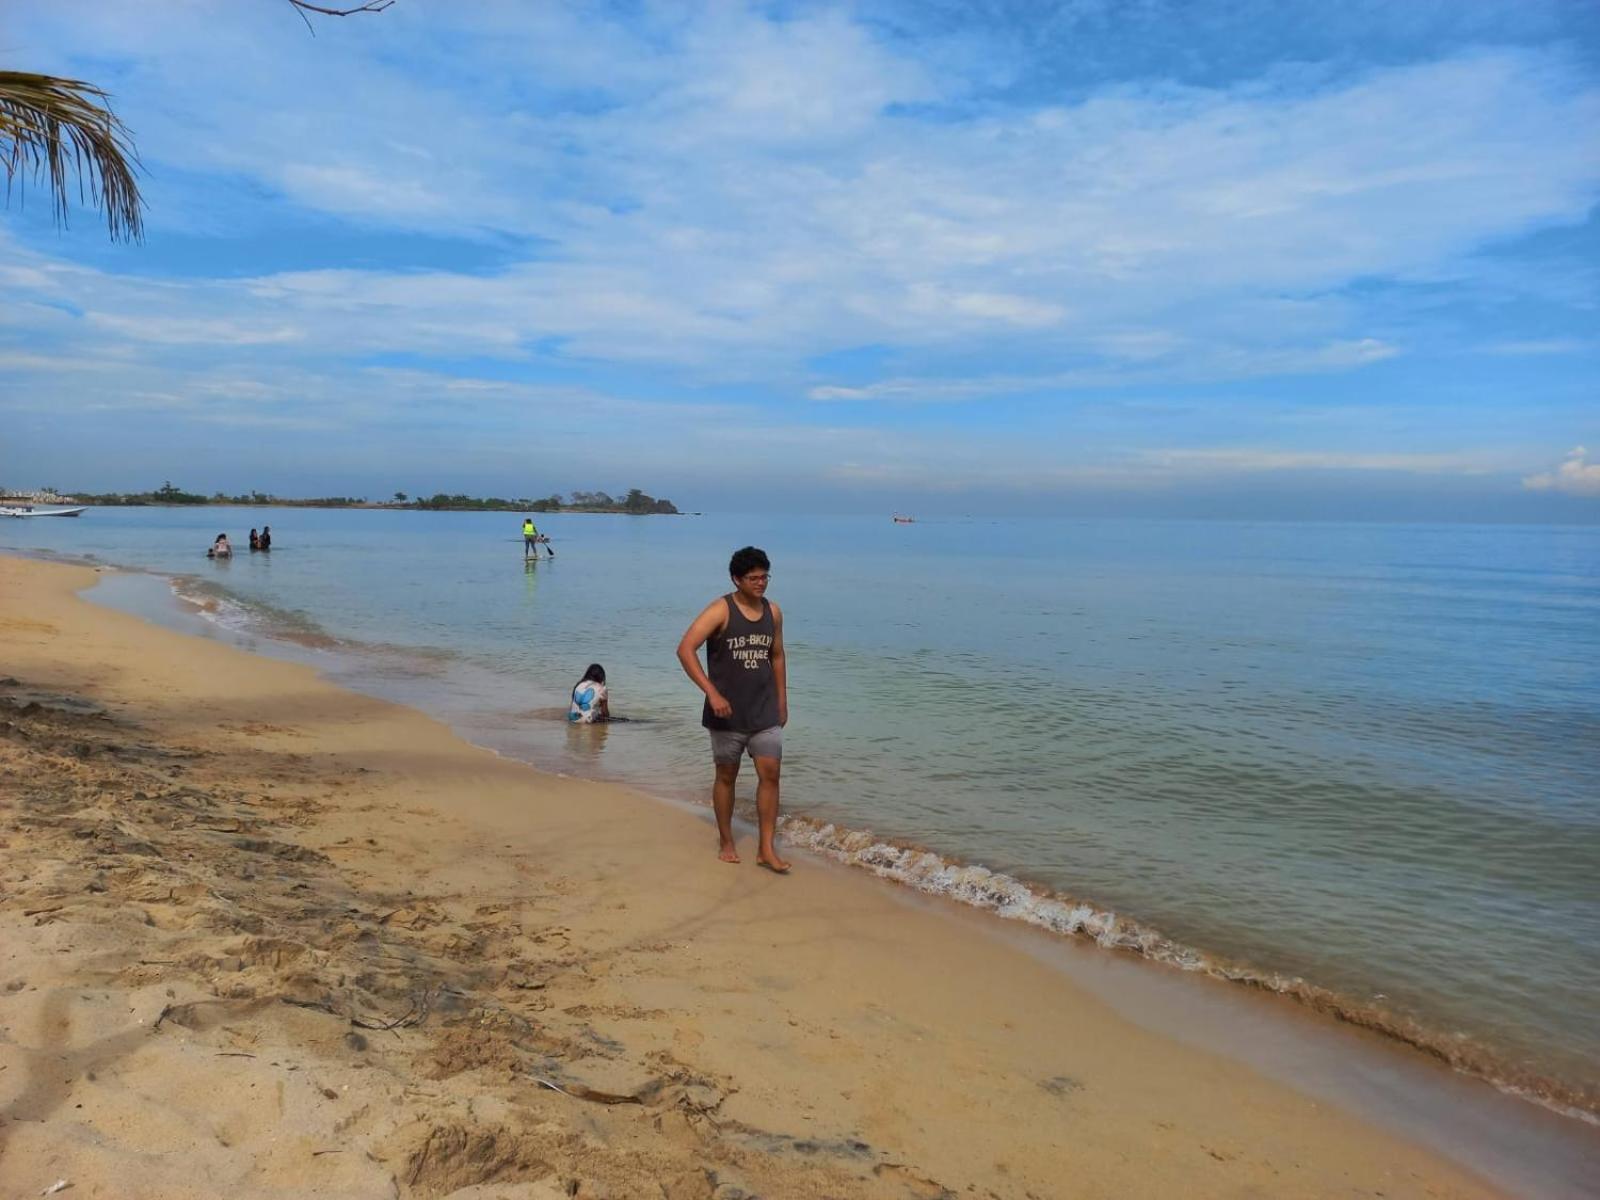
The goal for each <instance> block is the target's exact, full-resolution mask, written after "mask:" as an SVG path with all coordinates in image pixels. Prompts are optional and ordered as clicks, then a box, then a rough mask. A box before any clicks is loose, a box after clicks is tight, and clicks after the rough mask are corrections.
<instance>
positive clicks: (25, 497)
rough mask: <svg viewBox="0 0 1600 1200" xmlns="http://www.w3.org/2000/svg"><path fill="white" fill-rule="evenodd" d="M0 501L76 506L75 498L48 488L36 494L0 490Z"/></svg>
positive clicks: (76, 499) (76, 500)
mask: <svg viewBox="0 0 1600 1200" xmlns="http://www.w3.org/2000/svg"><path fill="white" fill-rule="evenodd" d="M0 500H22V501H26V502H27V503H29V504H76V503H78V498H77V497H76V496H63V495H60V494H59V493H56V492H52V491H50V490H49V489H48V488H46V489H44V490H43V491H38V492H12V491H7V490H4V489H0Z"/></svg>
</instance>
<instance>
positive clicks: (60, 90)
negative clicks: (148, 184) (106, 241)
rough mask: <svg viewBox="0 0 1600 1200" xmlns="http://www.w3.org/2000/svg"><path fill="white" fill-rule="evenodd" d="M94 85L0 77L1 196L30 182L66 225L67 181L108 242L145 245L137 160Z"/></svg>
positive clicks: (25, 75) (11, 74)
mask: <svg viewBox="0 0 1600 1200" xmlns="http://www.w3.org/2000/svg"><path fill="white" fill-rule="evenodd" d="M109 100H110V97H109V96H107V94H106V93H105V92H104V91H103V90H101V89H100V88H97V87H95V86H94V85H93V84H90V83H84V82H82V81H81V80H77V79H62V78H59V77H58V76H54V75H35V74H31V73H29V72H25V71H0V163H3V164H4V166H5V171H6V196H7V199H8V200H9V198H10V194H11V187H12V185H13V184H14V183H15V184H18V185H19V191H20V188H21V187H22V186H26V184H27V181H28V180H29V179H30V178H31V179H36V180H42V181H43V182H44V183H45V185H46V186H47V187H48V188H49V189H50V199H51V215H52V216H53V217H54V218H55V220H56V223H57V224H58V225H61V226H63V227H64V226H65V225H66V224H67V213H68V208H69V204H70V200H71V190H70V188H69V186H68V180H69V176H71V175H76V176H77V180H78V200H79V202H80V203H93V204H94V206H95V207H96V208H99V209H101V210H102V211H103V212H104V213H105V216H106V225H107V227H108V228H109V230H110V233H111V237H112V239H113V240H124V239H125V240H127V241H133V242H137V241H142V240H143V239H144V201H143V200H142V199H141V198H140V195H139V179H138V173H139V170H140V163H139V156H138V154H137V152H136V151H135V150H134V147H133V139H132V136H131V135H130V134H129V132H128V128H127V126H125V125H124V124H123V123H122V122H121V121H120V120H119V119H118V118H117V116H116V114H115V113H113V112H112V111H111V107H110V104H109Z"/></svg>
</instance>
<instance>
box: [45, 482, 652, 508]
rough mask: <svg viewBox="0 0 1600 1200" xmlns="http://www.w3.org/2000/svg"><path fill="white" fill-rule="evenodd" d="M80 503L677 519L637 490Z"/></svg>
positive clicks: (85, 498)
mask: <svg viewBox="0 0 1600 1200" xmlns="http://www.w3.org/2000/svg"><path fill="white" fill-rule="evenodd" d="M74 495H75V496H76V497H77V498H78V500H79V502H81V503H84V504H105V505H142V504H196V505H198V504H231V505H279V506H282V507H287V508H414V509H427V510H432V511H445V512H523V513H526V512H538V513H549V512H610V513H629V514H632V515H635V516H644V515H647V514H650V513H667V514H675V513H677V511H678V507H677V505H675V504H673V503H672V501H671V500H657V499H656V498H655V497H654V496H650V495H647V494H646V493H645V492H643V491H641V490H640V489H639V488H629V489H628V492H627V494H626V495H625V496H620V497H617V496H612V495H611V494H610V493H608V492H573V493H572V494H571V496H570V497H568V498H566V499H563V498H562V496H561V495H560V493H552V494H551V495H549V496H543V497H540V498H538V499H530V498H529V497H527V496H520V497H517V498H516V499H507V498H506V497H503V496H468V495H466V494H464V493H462V492H455V493H447V492H435V493H434V494H433V495H432V496H417V497H414V498H413V497H412V496H409V495H407V494H406V493H405V492H395V493H394V496H393V498H392V499H390V500H369V499H367V497H365V496H316V497H309V498H298V499H292V498H289V497H284V496H274V495H272V494H271V493H269V492H259V491H250V492H240V493H239V494H237V495H229V494H228V493H227V492H214V493H212V494H211V495H209V496H207V495H203V494H202V493H200V492H186V491H184V490H183V489H182V488H180V487H177V486H175V485H174V484H173V482H172V481H171V480H170V479H169V480H167V481H166V482H165V483H163V484H162V485H161V486H160V487H158V488H156V489H154V490H153V491H148V492H106V493H101V494H98V495H97V494H94V493H91V492H75V493H74Z"/></svg>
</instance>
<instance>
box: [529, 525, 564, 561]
mask: <svg viewBox="0 0 1600 1200" xmlns="http://www.w3.org/2000/svg"><path fill="white" fill-rule="evenodd" d="M540 542H543V543H544V548H545V550H547V551H549V554H550V557H551V558H554V557H555V556H556V552H555V551H554V550H551V549H550V539H549V538H548V537H545V536H544V535H543V534H541V533H540V532H539V527H538V526H537V525H535V524H534V523H533V518H532V517H523V518H522V557H523V558H538V557H539V543H540Z"/></svg>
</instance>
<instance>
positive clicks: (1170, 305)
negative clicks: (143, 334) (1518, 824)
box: [29, 3, 1600, 388]
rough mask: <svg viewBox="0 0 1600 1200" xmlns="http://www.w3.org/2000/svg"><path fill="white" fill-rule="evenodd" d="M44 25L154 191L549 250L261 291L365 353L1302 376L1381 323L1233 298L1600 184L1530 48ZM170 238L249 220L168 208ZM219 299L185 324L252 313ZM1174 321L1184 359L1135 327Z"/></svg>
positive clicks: (750, 31)
mask: <svg viewBox="0 0 1600 1200" xmlns="http://www.w3.org/2000/svg"><path fill="white" fill-rule="evenodd" d="M34 7H35V9H36V10H37V11H36V12H35V11H32V10H30V17H31V20H30V22H29V27H30V28H34V29H37V30H39V31H41V32H40V33H39V34H37V35H36V36H38V37H41V38H44V39H45V40H46V42H47V43H48V42H49V41H51V40H54V41H56V42H58V43H59V44H61V45H63V46H71V47H73V48H74V51H75V52H77V53H81V54H83V55H85V56H89V57H94V56H100V57H101V58H104V57H106V56H114V57H115V58H116V60H117V61H119V62H122V63H126V64H128V66H127V67H126V78H124V79H123V80H121V81H120V83H119V84H118V93H119V98H120V102H121V104H122V105H123V110H124V115H125V117H127V119H129V120H130V122H132V123H133V124H134V127H135V128H136V129H137V130H138V132H139V138H140V145H141V149H142V151H143V152H144V154H145V157H146V158H147V160H148V161H150V162H151V164H152V168H153V171H154V176H155V179H157V180H159V179H161V178H163V177H164V175H165V173H166V172H167V171H169V170H170V168H173V167H177V168H181V169H182V170H183V171H186V172H199V173H205V174H224V175H227V176H230V177H235V178H242V179H245V180H249V181H252V182H253V183H255V184H257V185H259V186H261V187H264V188H266V189H268V190H269V191H276V192H278V193H281V195H282V196H284V197H286V198H287V199H288V200H290V201H291V202H293V203H295V204H298V205H302V206H305V207H307V208H310V209H313V210H315V211H317V212H321V213H330V214H335V215H337V216H340V217H344V218H347V219H350V220H354V221H356V222H358V223H363V224H368V225H371V226H374V227H378V228H381V229H389V230H412V231H419V232H428V233H432V234H438V235H444V236H460V235H461V234H462V233H463V232H467V233H473V232H477V231H484V230H493V231H499V232H503V233H506V234H509V235H511V236H512V237H514V238H519V239H538V240H539V245H540V247H541V249H540V253H539V257H538V260H537V261H528V262H524V263H521V264H519V265H516V266H514V267H512V268H510V269H509V270H507V271H505V272H504V273H502V274H501V275H499V276H496V277H495V278H493V279H483V278H478V277H466V276H459V277H458V276H451V275H448V274H445V273H440V272H434V273H430V274H427V275H423V276H400V277H397V276H391V275H386V274H385V273H383V272H381V271H372V272H334V273H329V277H327V278H324V279H320V280H319V279H317V278H314V276H315V275H316V274H317V273H305V274H303V275H301V276H300V277H298V278H296V279H294V280H289V279H286V278H280V279H278V280H276V281H274V282H273V284H272V285H271V286H272V287H273V288H274V289H276V290H277V295H278V296H279V298H280V299H281V300H282V301H283V302H284V303H285V304H289V305H293V306H297V307H300V308H303V309H307V310H312V311H315V312H317V313H318V315H319V319H328V320H336V321H338V322H340V324H341V326H343V327H345V328H348V329H350V331H351V332H352V334H353V336H354V338H355V339H356V340H355V341H353V342H352V350H353V352H358V353H359V352H361V350H362V349H365V348H368V347H369V346H370V345H371V344H377V345H380V346H382V345H386V344H387V343H388V342H389V341H391V340H394V341H399V340H402V339H403V338H404V337H405V336H406V335H407V334H408V333H412V332H414V333H415V334H416V338H417V341H418V342H419V343H420V344H421V345H423V346H426V345H430V344H433V343H435V342H441V341H449V340H452V339H458V338H462V339H466V343H467V344H468V345H470V346H477V347H489V348H490V349H491V352H498V353H505V354H511V355H515V354H517V353H520V352H521V348H522V347H523V345H524V344H525V343H526V342H528V341H532V340H541V339H559V340H561V341H562V343H563V344H564V345H565V347H566V348H567V351H568V352H569V353H570V354H571V355H573V356H574V357H579V358H593V359H609V360H620V361H641V362H657V363H666V364H673V365H679V366H694V365H699V366H700V368H701V369H702V370H704V369H707V368H706V366H705V364H714V366H713V367H711V368H709V369H710V370H712V371H715V372H720V373H722V374H723V375H725V376H727V377H742V378H752V377H761V378H773V377H775V376H781V375H783V374H784V373H785V372H791V371H794V370H795V369H797V366H798V364H800V363H803V362H804V361H805V360H806V359H807V358H809V357H812V356H816V355H821V354H826V353H828V352H830V351H833V350H836V349H839V348H845V347H849V346H854V345H861V344H866V343H874V344H883V345H889V346H895V347H902V348H905V349H906V350H907V351H908V352H909V353H910V354H911V355H912V356H913V358H922V359H927V360H929V361H930V364H931V365H932V366H933V368H934V369H942V361H943V359H944V358H945V357H947V356H957V355H961V354H970V352H972V351H973V350H980V351H981V350H985V349H988V348H990V347H995V348H996V351H997V357H1003V358H1004V359H1006V360H1007V361H1011V362H1021V361H1022V360H1024V359H1034V360H1041V361H1037V362H1035V363H1034V367H1044V368H1049V367H1053V368H1055V369H1057V370H1064V369H1066V367H1067V363H1066V362H1065V361H1063V359H1064V356H1071V357H1072V358H1074V359H1081V358H1082V357H1084V356H1088V357H1089V358H1090V360H1091V363H1092V365H1094V366H1097V367H1102V368H1105V369H1107V370H1113V371H1114V370H1117V369H1119V368H1120V367H1121V366H1122V365H1125V364H1130V363H1131V364H1138V363H1140V362H1144V361H1148V360H1149V359H1151V358H1161V359H1163V360H1166V359H1169V358H1170V359H1184V358H1185V357H1187V360H1188V364H1187V365H1188V366H1189V367H1190V374H1191V375H1193V376H1197V377H1198V376H1202V375H1204V374H1205V372H1206V371H1207V370H1213V371H1214V372H1215V376H1214V377H1217V378H1231V377H1236V376H1234V375H1232V374H1231V373H1230V371H1229V368H1228V353H1227V350H1228V348H1229V347H1232V348H1233V349H1234V350H1236V351H1237V352H1238V353H1239V354H1240V355H1244V356H1247V357H1249V358H1250V359H1251V360H1252V361H1253V362H1255V363H1258V364H1263V365H1264V364H1266V363H1267V362H1269V361H1270V356H1271V354H1272V353H1273V352H1281V353H1283V354H1284V355H1285V356H1286V359H1287V360H1288V361H1290V362H1291V363H1293V362H1296V361H1298V360H1299V359H1301V358H1302V357H1303V356H1304V355H1305V354H1306V353H1307V349H1306V347H1307V346H1309V345H1311V344H1313V342H1315V341H1321V342H1340V343H1343V344H1345V345H1346V346H1350V347H1355V346H1359V345H1360V344H1361V343H1362V337H1363V334H1364V333H1365V332H1366V331H1365V330H1361V329H1359V328H1352V327H1350V326H1349V325H1341V324H1339V323H1338V322H1337V320H1336V318H1335V317H1334V315H1333V314H1334V309H1335V307H1336V306H1335V305H1333V304H1330V303H1325V302H1324V303H1320V304H1319V305H1316V306H1315V307H1319V308H1320V309H1321V311H1322V312H1323V313H1324V314H1325V316H1326V318H1327V320H1328V322H1329V324H1328V326H1327V327H1325V328H1322V329H1320V330H1318V331H1317V332H1316V336H1315V337H1314V338H1312V337H1308V336H1307V335H1306V333H1305V332H1304V331H1301V332H1300V333H1299V334H1298V335H1291V334H1289V333H1288V331H1286V330H1284V329H1283V328H1282V327H1281V326H1275V325H1272V324H1268V323H1262V324H1259V325H1258V326H1257V327H1255V328H1254V329H1251V330H1247V331H1241V330H1240V329H1237V328H1234V329H1225V328H1224V326H1225V325H1226V319H1225V317H1224V316H1223V315H1222V314H1224V313H1227V312H1237V311H1240V310H1244V309H1249V308H1251V307H1252V306H1256V305H1260V304H1264V303H1265V301H1266V299H1267V298H1273V299H1277V300H1279V301H1280V302H1281V301H1282V299H1283V298H1284V297H1285V296H1318V297H1322V296H1326V295H1328V294H1329V293H1331V292H1334V291H1337V290H1338V289H1341V288H1343V287H1346V286H1347V285H1350V284H1352V283H1354V282H1357V281H1366V280H1371V279H1401V278H1434V277H1437V276H1438V275H1439V274H1440V273H1441V272H1452V271H1459V269H1460V264H1461V262H1462V261H1463V259H1464V258H1465V257H1466V256H1470V255H1472V254H1473V253H1474V252H1476V251H1477V250H1478V249H1480V248H1481V247H1483V246H1484V245H1485V244H1487V243H1490V242H1492V241H1494V240H1496V239H1501V238H1505V237H1508V236H1514V235H1516V234H1518V233H1521V232H1524V231H1526V230H1529V229H1533V228H1538V227H1540V226H1543V225H1547V224H1552V223H1562V222H1578V221H1581V220H1583V219H1584V218H1585V216H1586V214H1587V212H1588V211H1589V209H1590V207H1591V205H1592V204H1593V202H1594V199H1595V196H1596V194H1597V191H1600V159H1597V158H1596V156H1595V155H1594V154H1593V153H1592V152H1591V151H1590V148H1589V147H1587V146H1586V145H1585V144H1584V141H1583V139H1582V138H1576V137H1572V136H1570V131H1571V130H1574V129H1582V128H1586V127H1588V128H1593V127H1596V126H1600V95H1597V93H1596V92H1595V91H1594V90H1593V89H1592V88H1585V87H1584V86H1583V85H1582V84H1581V82H1580V81H1579V80H1577V79H1576V78H1575V77H1574V76H1572V75H1571V74H1570V73H1569V72H1568V71H1567V70H1565V69H1564V68H1563V66H1562V65H1561V63H1560V62H1558V61H1556V60H1554V59H1552V58H1550V57H1547V56H1543V55H1540V54H1538V53H1534V52H1521V51H1485V52H1479V53H1473V54H1465V55H1460V56H1457V57H1455V58H1452V59H1449V60H1445V61H1438V62H1424V63H1418V64H1415V65H1409V66H1402V67H1392V68H1387V69H1374V70H1371V71H1369V72H1367V73H1366V74H1364V75H1360V76H1354V77H1352V76H1350V75H1348V74H1347V75H1344V76H1342V77H1339V76H1329V77H1326V78H1324V79H1321V80H1318V81H1316V82H1302V84H1301V86H1300V87H1299V88H1298V89H1296V88H1294V87H1291V86H1289V85H1287V84H1285V83H1283V82H1282V80H1281V79H1280V80H1277V81H1276V82H1261V81H1252V82H1247V83H1243V84H1239V85H1236V86H1232V87H1213V88H1198V87H1178V86H1172V85H1160V84H1140V85H1128V86H1123V87H1107V88H1102V89H1100V90H1098V91H1095V92H1091V93H1088V94H1086V95H1085V96H1083V97H1082V98H1081V99H1076V100H1074V101H1073V102H1071V103H1063V102H1056V103H1034V104H1031V105H1012V106H1009V107H1007V106H999V105H995V106H990V107H986V108H983V109H981V110H973V109H967V108H963V107H962V104H961V102H962V101H963V100H964V95H963V91H964V89H965V88H967V87H968V86H969V81H968V80H966V79H964V78H961V77H959V76H952V75H950V74H949V73H948V72H935V71H932V70H931V69H929V68H927V67H925V66H924V65H923V64H922V62H920V61H919V60H918V58H917V57H916V55H915V53H913V51H912V49H911V47H910V46H909V45H907V44H905V43H901V42H897V41H896V40H893V39H889V38H883V37H879V36H875V35H874V33H873V31H872V28H871V27H869V26H868V25H867V24H866V23H862V22H856V21H852V20H850V19H848V18H847V16H846V15H844V13H843V12H841V11H831V12H824V13H821V14H813V15H804V14H802V15H800V16H794V15H790V16H789V17H787V18H785V19H782V20H777V19H768V18H767V17H766V16H765V15H763V14H762V13H761V12H759V11H752V10H750V9H747V8H745V7H742V6H740V5H717V6H707V7H705V8H701V9H695V8H691V9H688V10H665V9H663V10H655V9H651V8H649V7H648V6H647V7H646V8H644V9H642V10H640V11H638V12H635V13H634V14H633V16H632V17H631V18H630V20H631V21H632V24H631V25H623V24H618V23H615V22H613V21H611V20H609V19H607V18H604V17H601V16H598V15H594V14H592V13H589V12H587V11H586V10H584V9H582V8H575V9H571V10H568V9H562V8H559V7H555V6H532V7H527V6H514V5H513V6H486V7H482V8H480V6H452V7H445V6H421V5H418V6H412V8H413V10H414V11H407V12H401V11H400V9H401V8H404V7H405V6H400V7H398V8H397V9H395V10H393V11H390V12H386V13H385V14H384V16H383V18H382V19H381V20H372V21H367V22H362V23H360V24H359V25H357V24H355V23H352V22H344V23H331V22H323V23H322V27H321V28H320V29H319V36H318V37H317V38H316V39H314V40H313V39H310V38H308V37H307V35H306V34H305V31H304V29H303V28H302V27H301V26H299V25H298V24H297V23H296V22H294V21H292V20H289V21H286V20H283V19H282V14H279V13H277V12H265V11H256V10H255V9H251V10H250V11H248V12H245V11H243V10H242V9H241V8H239V7H238V6H229V7H226V8H223V7H219V6H210V5H201V6H198V7H197V9H196V11H197V12H203V13H205V14H206V19H203V20H194V21H189V22H180V23H178V25H177V27H175V28H171V29H166V28H163V29H160V30H157V29H154V28H151V27H149V22H148V21H147V20H146V18H145V14H144V12H143V10H142V7H141V6H138V5H133V4H114V3H113V4H107V5H106V6H104V7H103V8H102V7H100V6H97V7H96V10H95V13H94V14H93V16H92V17H90V16H85V15H84V14H82V13H75V14H73V16H72V17H71V19H69V18H68V17H67V16H66V15H64V14H61V13H57V12H56V11H55V10H53V9H51V8H49V7H47V6H44V5H36V6H34ZM267 7H268V8H270V6H267ZM440 46H444V47H448V51H447V52H446V53H443V54H441V52H440V51H439V50H438V49H437V47H440ZM1285 78H1287V76H1286V77H1285ZM1310 78H1311V77H1310V74H1309V72H1308V73H1307V74H1306V75H1305V76H1304V77H1303V79H1306V80H1309V79H1310ZM921 105H931V106H934V107H935V108H937V109H938V115H937V116H935V117H922V116H919V115H917V114H918V112H919V111H920V110H919V108H918V106H921ZM279 202H280V201H278V200H275V199H271V198H269V199H266V200H263V201H261V202H260V203H261V205H262V206H263V207H266V206H270V205H272V204H275V203H279ZM152 219H153V221H154V223H155V226H156V227H157V228H158V229H159V228H160V227H162V226H163V225H164V224H170V225H179V226H182V227H185V228H189V227H192V225H193V223H194V222H196V221H205V220H210V221H211V222H213V224H215V223H216V222H218V221H220V220H224V219H226V218H225V215H224V214H212V215H211V216H210V217H207V215H206V214H205V213H203V212H197V211H196V206H195V205H193V204H190V203H184V202H182V201H181V200H180V199H179V198H178V197H175V196H173V197H170V198H169V199H168V200H166V201H165V202H164V203H163V204H162V205H161V206H160V207H159V208H158V209H157V211H156V212H154V213H153V214H152ZM201 292H202V293H204V292H205V288H204V286H203V285H201ZM218 300H219V296H217V295H216V294H215V293H212V294H209V295H203V296H197V297H195V300H194V307H196V308H199V309H201V311H200V313H199V314H198V315H203V316H206V317H218V318H220V317H221V316H223V315H233V314H232V313H227V314H221V313H218V312H217V311H216V310H215V309H214V308H213V307H212V306H213V305H214V304H215V303H217V301H218ZM226 300H227V303H229V304H230V305H245V304H247V303H248V300H247V299H245V298H244V293H232V294H230V295H229V296H228V297H226ZM373 313H381V314H382V322H383V323H384V324H385V325H386V326H387V328H386V329H382V328H377V327H376V323H375V322H372V321H368V320H366V319H365V316H366V315H368V314H373ZM170 315H171V317H172V318H173V319H178V318H179V317H181V316H182V315H183V314H180V313H173V314H170ZM1152 327H1161V328H1162V329H1164V330H1167V331H1169V336H1172V337H1174V338H1175V339H1176V340H1174V341H1173V342H1171V343H1170V344H1169V345H1168V346H1167V347H1163V346H1161V345H1159V344H1156V343H1148V342H1147V343H1144V344H1143V345H1141V344H1140V343H1139V342H1138V341H1136V340H1135V341H1128V340H1123V341H1121V342H1120V343H1119V340H1118V339H1119V338H1123V339H1126V338H1127V336H1128V333H1127V331H1129V330H1137V329H1145V328H1152ZM391 331H392V333H391ZM364 334H365V336H364ZM1223 343H1226V345H1223ZM935 360H937V361H935ZM1096 360H1098V361H1096ZM1078 365H1079V364H1078V363H1076V362H1075V363H1074V364H1073V366H1074V369H1077V367H1078ZM1333 365H1335V364H1330V366H1333ZM1022 369H1025V370H1032V369H1033V368H1022ZM1287 369H1288V370H1291V371H1293V370H1298V369H1301V368H1300V367H1298V366H1294V365H1291V366H1290V367H1288V368H1287ZM823 383H824V384H825V385H827V386H838V387H846V388H848V387H854V386H859V385H857V384H855V383H854V382H853V381H844V380H841V381H832V380H829V381H823Z"/></svg>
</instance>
